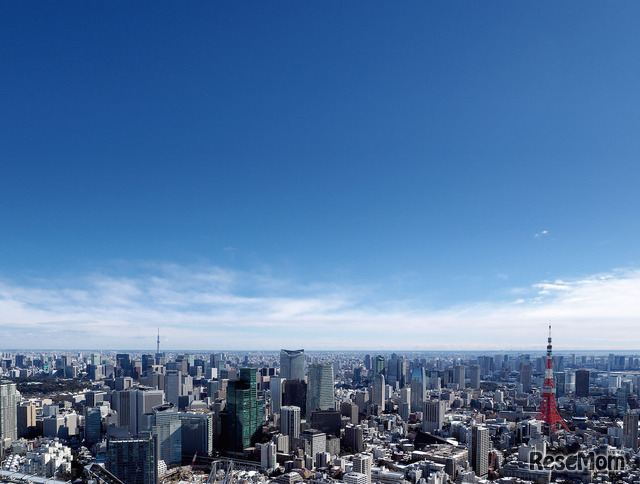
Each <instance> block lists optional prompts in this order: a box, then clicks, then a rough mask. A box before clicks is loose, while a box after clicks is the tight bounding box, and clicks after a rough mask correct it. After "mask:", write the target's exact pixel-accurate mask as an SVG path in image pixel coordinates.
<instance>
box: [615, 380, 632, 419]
mask: <svg viewBox="0 0 640 484" xmlns="http://www.w3.org/2000/svg"><path fill="white" fill-rule="evenodd" d="M628 399H629V390H628V389H627V388H626V387H620V388H618V391H617V392H616V411H617V412H618V415H624V414H625V413H627V408H628V407H629V405H628V402H627V401H628Z"/></svg>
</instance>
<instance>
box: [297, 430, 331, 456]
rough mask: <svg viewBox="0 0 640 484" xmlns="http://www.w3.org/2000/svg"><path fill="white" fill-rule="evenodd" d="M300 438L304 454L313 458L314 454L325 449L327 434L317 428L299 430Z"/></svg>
mask: <svg viewBox="0 0 640 484" xmlns="http://www.w3.org/2000/svg"><path fill="white" fill-rule="evenodd" d="M300 438H301V439H302V440H303V442H304V443H305V454H307V455H310V456H311V458H312V459H314V460H315V458H316V454H319V453H321V452H326V451H327V434H325V433H324V432H321V431H320V430H317V429H307V430H305V431H304V432H300Z"/></svg>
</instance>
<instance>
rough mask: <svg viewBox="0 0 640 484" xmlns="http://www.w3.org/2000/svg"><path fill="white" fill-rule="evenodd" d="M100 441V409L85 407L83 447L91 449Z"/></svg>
mask: <svg viewBox="0 0 640 484" xmlns="http://www.w3.org/2000/svg"><path fill="white" fill-rule="evenodd" d="M101 440H102V413H101V412H100V407H85V409H84V441H85V444H84V445H85V446H86V447H89V448H91V446H92V445H93V444H97V443H98V442H100V441H101Z"/></svg>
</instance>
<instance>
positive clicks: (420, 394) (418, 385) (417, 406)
mask: <svg viewBox="0 0 640 484" xmlns="http://www.w3.org/2000/svg"><path fill="white" fill-rule="evenodd" d="M416 370H422V372H421V373H422V376H423V378H420V375H419V374H418V375H416V374H415V372H416ZM411 376H412V379H411V411H412V412H419V411H421V410H422V404H423V403H424V399H425V396H426V391H427V390H426V385H425V379H426V377H424V368H414V369H413V373H412V375H411Z"/></svg>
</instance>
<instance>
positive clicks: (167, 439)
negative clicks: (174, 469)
mask: <svg viewBox="0 0 640 484" xmlns="http://www.w3.org/2000/svg"><path fill="white" fill-rule="evenodd" d="M151 432H152V435H153V437H154V439H155V443H156V456H157V459H158V460H163V461H165V463H166V464H167V465H171V464H179V463H180V462H181V460H182V432H181V429H180V419H179V418H178V408H177V407H175V406H174V405H173V404H172V403H165V404H163V405H158V406H157V407H154V408H153V416H152V427H151Z"/></svg>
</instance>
